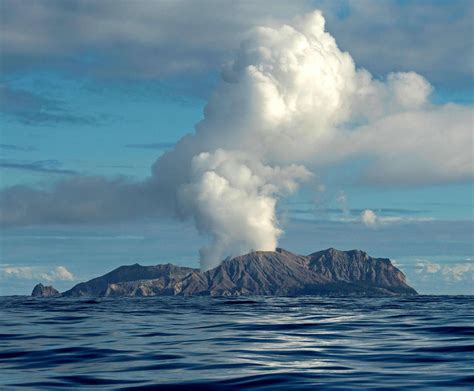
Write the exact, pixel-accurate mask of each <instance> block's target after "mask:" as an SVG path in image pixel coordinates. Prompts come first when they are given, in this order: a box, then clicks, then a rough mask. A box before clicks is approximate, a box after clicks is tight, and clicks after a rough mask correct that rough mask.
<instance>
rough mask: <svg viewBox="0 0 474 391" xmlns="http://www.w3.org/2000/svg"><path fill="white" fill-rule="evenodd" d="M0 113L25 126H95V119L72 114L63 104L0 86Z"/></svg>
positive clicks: (25, 91) (5, 85) (29, 92)
mask: <svg viewBox="0 0 474 391" xmlns="http://www.w3.org/2000/svg"><path fill="white" fill-rule="evenodd" d="M0 113H1V114H3V115H4V116H6V118H9V119H14V120H16V121H19V122H21V123H23V124H26V125H44V124H48V125H51V124H57V123H70V124H77V125H90V124H97V122H98V120H97V119H96V118H92V117H88V116H81V115H77V114H72V113H71V112H70V111H69V110H67V109H66V107H65V104H64V103H63V102H61V101H59V100H56V99H50V98H46V97H44V96H41V95H39V94H36V93H33V92H31V91H27V90H23V89H17V88H13V87H11V86H9V85H8V84H0Z"/></svg>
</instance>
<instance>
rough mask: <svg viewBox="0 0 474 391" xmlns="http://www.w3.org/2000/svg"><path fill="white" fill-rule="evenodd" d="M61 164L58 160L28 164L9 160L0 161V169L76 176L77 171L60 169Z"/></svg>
mask: <svg viewBox="0 0 474 391" xmlns="http://www.w3.org/2000/svg"><path fill="white" fill-rule="evenodd" d="M60 167H61V162H59V161H58V160H40V161H35V162H29V163H19V162H13V161H9V160H0V168H8V169H14V170H23V171H34V172H41V173H47V174H65V175H76V174H77V171H74V170H67V169H63V168H60Z"/></svg>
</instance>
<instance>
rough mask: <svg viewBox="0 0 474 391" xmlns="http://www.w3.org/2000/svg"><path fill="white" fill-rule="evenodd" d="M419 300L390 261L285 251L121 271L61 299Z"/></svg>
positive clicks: (76, 288)
mask: <svg viewBox="0 0 474 391" xmlns="http://www.w3.org/2000/svg"><path fill="white" fill-rule="evenodd" d="M304 294H322V295H324V294H334V295H416V294H417V293H416V291H415V290H414V289H413V288H411V287H410V286H408V285H407V283H406V281H405V276H404V274H403V273H402V272H401V271H400V270H399V269H397V268H396V267H395V266H393V265H392V263H391V262H390V260H389V259H384V258H372V257H370V256H368V255H367V254H366V253H365V252H363V251H359V250H352V251H339V250H335V249H328V250H324V251H319V252H315V253H313V254H310V255H307V256H302V255H296V254H293V253H290V252H288V251H286V250H283V249H277V250H276V251H256V252H252V253H249V254H246V255H242V256H239V257H235V258H232V259H229V260H226V261H224V262H222V263H221V265H219V266H218V267H216V268H214V269H211V270H209V271H207V272H200V271H199V270H198V269H192V268H187V267H179V266H174V265H171V264H167V265H157V266H140V265H138V264H135V265H131V266H121V267H119V268H118V269H115V270H113V271H112V272H110V273H107V274H105V275H103V276H102V277H98V278H95V279H93V280H90V281H88V282H84V283H80V284H77V285H76V286H74V287H73V288H72V289H70V290H68V291H66V292H64V293H63V294H62V295H63V296H160V295H161V296H164V295H184V296H188V295H206V296H241V295H248V296H250V295H281V296H283V295H304Z"/></svg>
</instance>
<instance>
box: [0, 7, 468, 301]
mask: <svg viewBox="0 0 474 391" xmlns="http://www.w3.org/2000/svg"><path fill="white" fill-rule="evenodd" d="M224 3H225V2H223V3H220V4H218V3H215V2H212V1H209V2H202V3H200V4H201V9H200V10H199V12H197V11H196V10H195V9H194V7H195V5H192V6H191V5H189V3H188V4H186V2H175V3H169V4H165V3H160V2H138V3H137V10H138V11H137V12H136V15H135V14H132V15H129V13H130V10H129V7H130V3H127V2H107V1H104V2H100V3H96V4H94V5H91V4H90V3H89V6H87V3H84V2H82V1H75V2H69V3H63V2H55V1H53V2H43V1H39V2H22V3H19V2H11V1H4V2H2V6H1V7H2V12H1V13H2V29H3V31H2V32H0V35H1V36H2V38H0V40H1V42H0V43H1V45H2V55H1V56H2V58H1V59H2V63H1V67H2V76H1V81H0V83H1V84H0V99H1V101H0V102H1V104H0V131H1V133H0V154H1V158H0V185H1V192H2V196H3V197H5V194H7V192H8V191H10V193H9V194H16V193H12V192H13V190H12V189H14V191H18V187H21V188H22V189H23V188H26V189H29V190H31V189H33V190H35V189H36V190H38V189H39V190H42V191H43V190H45V189H46V191H48V189H52V188H54V186H55V183H57V182H58V181H64V180H66V181H67V180H70V179H71V178H83V177H92V176H93V177H97V176H98V177H103V178H106V179H104V180H109V179H110V180H113V179H114V178H119V177H120V178H122V179H121V180H123V181H125V182H126V183H137V182H140V181H146V180H147V179H148V178H149V177H150V175H151V172H152V166H153V164H154V163H155V161H156V160H157V159H158V158H159V157H160V156H161V155H162V154H163V153H164V152H166V151H169V150H170V149H173V148H174V145H175V143H176V142H178V141H179V140H180V139H181V138H182V137H183V136H184V135H186V134H188V133H192V132H194V129H195V128H194V126H195V124H196V123H198V122H199V121H201V120H202V119H203V118H204V113H203V110H204V107H205V106H206V104H207V102H208V99H209V97H210V96H211V94H212V91H213V90H214V89H215V88H216V85H218V83H219V79H220V73H221V69H222V66H223V64H225V63H226V62H227V61H229V60H230V59H232V58H233V57H234V55H235V51H236V50H237V49H238V47H239V43H240V41H241V40H242V39H245V38H246V34H247V32H248V31H249V30H251V29H252V28H254V27H256V26H260V25H265V24H269V23H270V24H271V23H280V22H282V21H287V20H291V19H292V18H294V17H295V16H297V15H302V14H304V13H306V12H308V11H311V10H313V9H315V8H319V9H322V11H323V13H324V15H325V17H326V28H327V30H328V31H329V32H330V33H331V34H332V35H334V37H335V39H336V40H337V43H338V45H339V47H340V48H341V49H342V50H345V51H348V52H350V53H351V55H352V57H353V58H354V61H355V63H356V65H357V67H358V68H365V69H367V70H368V71H370V72H371V73H372V75H373V76H374V78H381V79H382V78H385V77H386V75H388V74H389V73H391V72H398V71H415V72H417V73H419V74H420V75H422V76H423V77H424V78H426V79H427V80H428V81H429V83H431V85H432V87H433V88H434V91H433V93H432V95H431V98H430V99H431V103H432V104H434V105H438V106H439V107H441V106H442V105H444V104H446V103H449V104H453V103H454V104H458V105H462V107H463V110H471V111H472V103H473V90H472V88H473V74H472V72H473V64H472V56H473V54H474V53H473V51H472V50H473V49H472V15H473V8H474V7H473V6H472V3H471V2H469V1H433V2H429V1H424V2H411V1H377V2H376V1H359V2H352V1H341V2H325V1H321V2H316V1H297V2H292V4H287V3H288V2H274V3H272V6H271V7H270V5H269V3H268V2H265V1H262V2H259V3H258V4H255V5H251V3H250V2H248V3H247V2H245V3H244V2H239V3H237V4H236V3H233V5H231V4H232V3H230V2H229V3H227V5H225V4H224ZM196 15H198V16H196ZM124 18H125V19H124ZM134 18H135V19H134ZM124 20H126V23H124V22H123V21H124ZM104 21H108V24H106V23H105V22H104ZM101 23H102V24H101ZM435 43H436V44H435ZM453 120H454V121H455V120H456V119H453ZM453 137H455V136H453ZM470 141H471V146H472V122H471V139H470ZM471 151H472V149H471ZM454 152H455V151H454ZM470 161H471V167H472V152H471V156H470ZM366 164H370V162H369V163H367V162H365V160H364V159H362V160H361V159H356V158H354V159H348V160H345V161H343V162H341V163H340V164H335V165H332V166H326V165H323V166H321V167H319V166H318V169H317V172H316V174H317V177H318V182H317V183H315V182H309V183H306V184H303V185H302V187H301V189H300V191H298V192H297V193H295V194H293V195H291V196H289V197H285V198H282V199H280V200H279V203H278V207H277V217H278V220H279V225H280V227H281V228H282V229H283V230H284V231H285V233H284V235H283V236H282V237H281V239H280V241H279V245H280V246H282V247H285V248H287V249H288V250H290V251H294V252H298V253H302V254H306V253H310V252H313V251H316V250H320V249H323V248H328V247H336V248H340V249H352V248H360V249H363V250H365V251H367V252H369V254H370V255H373V256H381V257H390V258H391V259H393V260H395V262H396V263H397V265H399V266H400V268H401V269H402V270H403V271H404V272H405V273H406V274H407V276H408V279H409V281H410V283H411V284H412V285H413V286H414V287H415V288H416V289H418V290H419V291H420V292H421V293H430V294H435V293H445V294H474V287H473V285H474V264H473V260H472V259H473V256H474V254H473V253H474V249H473V242H474V241H473V239H474V215H473V214H474V209H473V201H472V200H473V181H472V178H473V175H472V169H471V173H470V175H468V176H466V175H463V176H462V177H460V176H456V177H453V178H452V179H450V178H448V179H446V178H443V179H442V180H437V179H432V180H431V179H430V180H429V181H424V180H421V179H420V181H418V182H417V181H415V182H413V181H411V182H410V183H403V181H392V182H391V183H386V182H383V181H382V182H380V183H374V182H372V183H365V182H363V181H360V180H358V179H357V178H358V175H359V174H358V173H359V171H360V170H361V167H362V168H364V167H365V165H366ZM321 184H323V185H324V188H322V187H321ZM84 196H85V197H87V193H84ZM26 200H28V199H26ZM25 202H28V201H25ZM65 202H68V200H65ZM150 202H151V203H152V202H153V200H151V201H150ZM156 202H157V203H159V200H156ZM9 205H16V206H15V207H17V208H18V207H19V206H18V204H8V203H6V202H3V201H2V198H1V197H0V209H1V208H8V207H9ZM365 210H370V211H372V212H373V213H374V214H375V216H376V220H375V221H374V222H371V221H369V220H367V221H364V218H363V214H364V211H365ZM6 212H8V213H9V215H12V214H13V215H14V214H15V212H16V211H15V210H8V211H7V210H6V209H3V210H2V213H6ZM45 213H46V212H45ZM45 213H43V214H40V216H39V217H37V216H35V218H34V219H30V220H28V219H26V220H25V221H23V222H20V223H13V224H9V223H8V222H7V223H5V224H3V226H2V228H1V238H0V294H2V295H7V294H28V293H29V292H30V290H31V289H32V286H33V285H34V284H35V283H36V282H39V281H42V282H47V283H52V284H54V286H57V287H58V288H60V289H67V288H69V287H70V286H71V285H73V284H74V283H77V282H78V281H82V280H85V279H89V278H92V277H94V276H97V275H98V274H101V273H104V272H107V271H109V270H111V269H112V268H114V267H117V266H119V265H121V264H127V263H134V262H139V263H141V264H157V263H166V262H173V263H176V264H179V265H190V266H196V267H197V266H198V265H199V255H198V249H199V248H200V247H202V246H203V245H205V243H206V242H207V241H208V238H207V237H206V235H200V234H199V233H198V232H197V230H196V228H195V227H194V225H193V221H192V220H193V219H192V218H190V219H185V221H177V220H176V219H173V218H171V217H170V216H164V217H163V216H161V215H160V216H158V215H155V214H154V213H150V215H146V214H145V215H144V214H143V213H142V214H140V216H138V218H137V216H133V218H132V217H130V216H129V215H128V214H127V213H125V214H123V213H122V214H121V213H118V215H120V216H119V217H120V218H119V217H117V218H115V216H112V217H110V216H111V215H108V216H109V217H110V218H109V220H108V221H105V220H101V219H99V218H98V219H91V220H87V219H86V220H83V221H82V220H81V221H66V220H64V221H63V223H61V222H58V221H55V220H54V219H52V218H50V217H48V218H43V217H42V216H46V214H45ZM110 213H111V214H113V213H115V212H114V211H111V212H110ZM183 244H185V245H183ZM59 266H64V267H65V268H67V270H69V271H70V272H71V273H72V274H73V277H72V278H71V277H70V276H69V275H65V276H64V275H61V274H60V273H55V270H56V268H57V267H59Z"/></svg>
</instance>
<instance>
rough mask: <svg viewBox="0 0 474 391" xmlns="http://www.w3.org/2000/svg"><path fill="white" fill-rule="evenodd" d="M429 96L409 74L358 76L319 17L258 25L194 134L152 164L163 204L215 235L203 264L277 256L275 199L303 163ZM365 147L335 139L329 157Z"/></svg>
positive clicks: (293, 184) (303, 173)
mask: <svg viewBox="0 0 474 391" xmlns="http://www.w3.org/2000/svg"><path fill="white" fill-rule="evenodd" d="M430 91H431V87H430V85H429V83H427V82H426V80H425V79H423V78H422V77H421V76H419V75H417V74H415V73H400V74H391V75H390V76H389V77H388V79H387V81H386V82H381V81H375V80H373V79H372V77H371V75H370V74H369V73H368V72H367V71H365V70H357V69H356V68H355V65H354V62H353V60H352V58H351V56H350V55H349V54H348V53H344V52H341V51H340V50H339V49H338V47H337V45H336V42H335V40H334V38H333V37H332V36H331V35H330V34H328V33H327V32H325V31H324V18H323V16H322V15H321V13H320V12H319V11H316V12H313V13H311V14H308V15H306V16H304V17H302V18H299V19H296V20H294V21H293V23H292V24H291V25H283V26H277V27H261V28H258V29H256V30H255V31H254V32H253V33H252V34H251V36H250V38H249V39H248V40H247V41H245V42H243V43H242V45H241V46H240V49H239V51H238V53H237V56H236V59H235V60H234V61H233V62H232V63H230V64H228V66H227V67H225V69H224V71H223V73H222V80H221V81H220V83H219V85H218V87H217V89H216V91H215V93H214V94H213V96H212V97H211V99H210V101H209V103H208V104H207V106H206V108H205V112H204V119H203V120H202V121H201V122H200V123H198V124H197V125H196V132H195V134H193V135H188V136H186V137H184V138H183V139H182V140H180V142H179V143H178V144H177V146H176V148H175V149H174V150H172V151H170V152H168V153H166V154H165V155H163V156H162V157H161V158H160V159H159V160H158V161H157V162H156V163H155V165H154V178H155V181H156V183H157V186H159V187H160V189H161V190H160V192H161V194H163V195H164V200H165V201H167V202H170V203H172V205H173V207H174V208H175V209H176V212H177V213H178V215H179V216H180V217H182V218H193V219H194V220H195V222H196V227H197V228H198V230H199V231H200V232H201V233H202V234H206V235H209V236H210V238H211V243H210V244H209V246H207V247H205V248H203V249H201V251H200V254H201V268H202V269H204V270H207V269H209V268H212V267H214V266H217V265H218V264H219V262H220V261H221V260H222V259H223V258H225V257H226V256H228V255H237V254H240V253H244V252H248V251H251V250H274V249H275V246H276V245H277V241H278V237H279V236H280V235H281V233H282V231H281V229H280V228H279V226H278V222H277V219H276V215H275V206H276V203H277V200H278V198H279V197H280V196H283V195H285V194H289V193H291V192H294V191H295V190H296V189H297V187H298V184H299V183H301V182H302V181H305V180H307V179H308V178H309V177H310V176H311V173H310V171H308V170H307V169H306V168H305V167H304V166H303V165H304V164H306V163H307V162H310V161H315V160H316V161H317V160H318V155H319V154H318V153H316V151H320V154H321V155H323V154H324V153H325V152H324V148H323V146H324V145H329V144H331V145H333V146H334V145H335V146H336V147H337V146H338V137H341V135H343V134H344V132H345V131H344V130H343V129H344V126H345V125H346V124H350V123H355V122H357V123H359V124H360V123H364V122H369V121H371V120H374V119H376V118H379V117H381V116H383V115H387V114H389V113H397V112H399V111H402V110H405V109H407V108H418V107H421V106H422V105H424V104H425V103H426V99H427V96H428V95H429V93H430ZM347 128H348V127H347ZM347 137H348V135H347V134H346V138H347ZM365 142H367V143H370V140H364V137H359V138H358V139H355V140H354V141H353V142H351V143H341V146H340V148H334V150H335V151H334V152H333V154H334V155H337V153H344V154H346V155H347V154H348V153H351V148H352V147H353V146H354V145H356V146H357V147H358V148H359V149H360V148H363V145H364V143H365ZM337 151H339V152H337ZM315 155H317V156H315ZM335 158H336V157H335ZM325 159H326V160H330V159H331V157H330V156H328V155H327V152H326V157H325Z"/></svg>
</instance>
